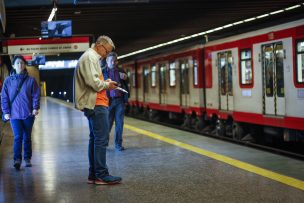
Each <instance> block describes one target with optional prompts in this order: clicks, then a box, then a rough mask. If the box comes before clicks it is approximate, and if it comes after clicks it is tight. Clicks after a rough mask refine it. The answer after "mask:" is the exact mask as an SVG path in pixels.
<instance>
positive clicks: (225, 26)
mask: <svg viewBox="0 0 304 203" xmlns="http://www.w3.org/2000/svg"><path fill="white" fill-rule="evenodd" d="M303 6H304V3H303ZM298 7H301V4H298V5H295V6H291V7H288V8H285V9H284V10H277V11H274V12H271V13H267V14H263V15H260V16H257V17H253V18H248V19H246V20H241V21H238V22H235V23H231V24H227V25H224V26H222V27H217V28H214V29H210V30H207V31H204V32H200V33H196V34H192V35H190V36H188V37H182V38H178V39H175V40H171V41H169V42H166V43H162V44H158V45H155V46H152V47H148V48H145V49H141V50H138V51H134V52H131V53H128V54H125V55H121V56H119V57H118V59H122V58H126V57H128V56H132V55H135V54H139V53H143V52H145V51H149V50H153V49H156V48H159V47H163V46H166V45H169V44H174V43H177V42H180V41H184V40H187V39H190V38H194V37H199V36H203V35H205V34H207V33H211V32H214V31H217V30H222V29H224V28H228V27H232V26H235V25H239V24H242V23H245V22H250V21H253V20H256V19H260V18H265V17H268V16H270V15H274V14H277V13H282V12H284V11H289V10H292V9H295V8H298Z"/></svg>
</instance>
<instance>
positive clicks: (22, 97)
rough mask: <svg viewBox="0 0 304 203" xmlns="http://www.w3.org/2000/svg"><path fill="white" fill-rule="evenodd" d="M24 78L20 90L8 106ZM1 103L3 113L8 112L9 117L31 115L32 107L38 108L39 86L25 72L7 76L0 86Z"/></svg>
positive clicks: (23, 117)
mask: <svg viewBox="0 0 304 203" xmlns="http://www.w3.org/2000/svg"><path fill="white" fill-rule="evenodd" d="M24 78H25V80H24V83H23V85H22V87H21V89H20V92H19V93H18V95H17V97H16V98H15V101H14V102H13V104H12V106H10V101H11V100H12V99H13V97H14V95H15V94H16V92H17V88H18V86H19V85H20V83H21V82H22V80H23V79H24ZM1 104H2V105H1V107H2V112H3V114H10V116H11V119H26V118H27V117H29V116H31V115H32V112H33V110H34V109H36V110H38V109H39V108H40V88H39V86H38V84H37V82H36V81H35V79H34V78H33V77H31V76H29V75H28V73H27V72H25V73H22V74H12V75H10V76H9V77H7V78H6V79H5V80H4V83H3V86H2V92H1Z"/></svg>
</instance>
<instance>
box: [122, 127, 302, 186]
mask: <svg viewBox="0 0 304 203" xmlns="http://www.w3.org/2000/svg"><path fill="white" fill-rule="evenodd" d="M124 128H126V129H129V130H132V131H134V132H137V133H139V134H142V135H146V136H149V137H152V138H154V139H157V140H161V141H163V142H166V143H169V144H172V145H175V146H178V147H181V148H183V149H187V150H189V151H192V152H195V153H197V154H201V155H204V156H207V157H209V158H212V159H215V160H218V161H221V162H224V163H226V164H229V165H231V166H234V167H237V168H240V169H243V170H245V171H249V172H252V173H255V174H258V175H261V176H263V177H266V178H269V179H272V180H275V181H278V182H280V183H283V184H286V185H289V186H292V187H295V188H298V189H300V190H304V181H301V180H298V179H295V178H292V177H289V176H285V175H282V174H279V173H276V172H273V171H270V170H267V169H263V168H260V167H257V166H254V165H251V164H248V163H245V162H242V161H239V160H236V159H233V158H230V157H228V156H224V155H221V154H217V153H214V152H211V151H208V150H205V149H202V148H199V147H195V146H193V145H189V144H186V143H183V142H180V141H177V140H174V139H171V138H168V137H165V136H162V135H159V134H156V133H152V132H149V131H146V130H143V129H140V128H136V127H134V126H131V125H127V124H125V125H124Z"/></svg>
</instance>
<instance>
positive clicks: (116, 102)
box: [104, 52, 129, 151]
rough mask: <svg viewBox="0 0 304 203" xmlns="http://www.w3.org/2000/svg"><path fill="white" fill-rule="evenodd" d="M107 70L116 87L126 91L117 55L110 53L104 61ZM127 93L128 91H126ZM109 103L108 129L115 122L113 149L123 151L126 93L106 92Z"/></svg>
mask: <svg viewBox="0 0 304 203" xmlns="http://www.w3.org/2000/svg"><path fill="white" fill-rule="evenodd" d="M106 63H107V69H106V70H104V72H105V71H106V72H107V73H106V74H105V75H107V76H108V78H110V79H111V80H112V81H115V82H117V83H118V86H120V87H121V88H123V89H125V90H126V91H128V85H127V79H128V76H127V74H126V73H125V72H124V71H123V70H122V69H121V68H119V67H118V60H117V54H116V53H115V52H111V53H110V54H109V55H108V56H107V59H106ZM128 92H129V91H128ZM108 97H109V99H110V102H109V104H110V105H109V122H110V129H112V126H113V123H114V120H115V132H114V139H115V148H116V149H117V150H118V151H123V150H124V149H125V148H124V147H123V145H122V133H123V124H124V115H125V103H127V102H128V93H124V92H122V91H120V90H117V89H114V90H110V91H109V92H108Z"/></svg>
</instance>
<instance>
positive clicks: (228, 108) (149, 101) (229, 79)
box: [121, 19, 304, 143]
mask: <svg viewBox="0 0 304 203" xmlns="http://www.w3.org/2000/svg"><path fill="white" fill-rule="evenodd" d="M121 65H122V67H123V68H124V69H125V71H126V72H127V73H128V76H129V79H130V88H129V89H130V98H129V103H128V109H129V114H138V115H141V116H143V117H146V118H149V119H151V120H168V121H170V120H171V121H175V122H176V123H178V124H180V125H181V126H182V127H184V128H192V129H195V130H197V131H202V132H204V131H206V132H207V131H208V130H209V131H210V132H213V133H215V134H216V135H219V136H228V137H231V138H233V139H235V140H248V141H253V142H257V141H265V140H273V139H281V140H283V141H286V142H299V143H304V19H301V20H297V21H293V22H289V23H285V24H281V25H276V26H272V27H268V28H264V29H260V30H256V31H251V32H248V33H243V34H238V35H235V36H230V37H227V38H223V39H218V40H215V41H209V42H206V43H204V44H197V45H191V46H189V47H183V48H179V49H178V50H174V51H167V52H164V53H161V54H155V55H153V56H149V57H145V58H142V59H138V58H137V59H135V58H131V57H129V58H128V59H127V60H125V61H124V62H123V63H122V64H121Z"/></svg>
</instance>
